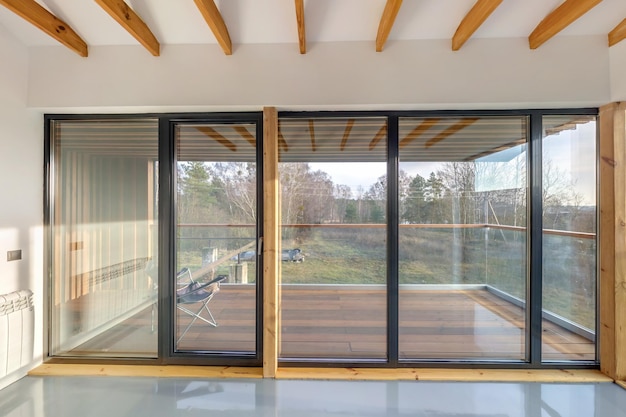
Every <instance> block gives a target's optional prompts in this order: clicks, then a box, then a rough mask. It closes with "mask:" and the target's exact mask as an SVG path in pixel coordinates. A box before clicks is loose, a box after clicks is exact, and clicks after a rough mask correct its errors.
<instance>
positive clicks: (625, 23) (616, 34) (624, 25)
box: [609, 19, 626, 46]
mask: <svg viewBox="0 0 626 417" xmlns="http://www.w3.org/2000/svg"><path fill="white" fill-rule="evenodd" d="M624 39H626V19H624V20H622V22H621V23H620V24H619V25H617V26H615V28H613V30H612V31H611V32H610V33H609V46H613V45H615V44H616V43H618V42H621V41H623V40H624Z"/></svg>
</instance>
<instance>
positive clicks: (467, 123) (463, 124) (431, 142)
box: [424, 117, 480, 148]
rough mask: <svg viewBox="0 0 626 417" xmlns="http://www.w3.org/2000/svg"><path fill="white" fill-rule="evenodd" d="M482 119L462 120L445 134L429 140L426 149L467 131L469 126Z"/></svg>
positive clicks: (425, 145) (468, 118)
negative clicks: (461, 131)
mask: <svg viewBox="0 0 626 417" xmlns="http://www.w3.org/2000/svg"><path fill="white" fill-rule="evenodd" d="M479 119H480V118H479V117H466V118H465V119H461V121H460V122H458V123H455V124H453V125H452V126H450V127H449V128H447V129H446V130H444V131H443V132H441V133H439V134H438V135H437V136H435V137H434V138H432V139H429V140H428V142H426V143H425V144H424V147H425V148H430V147H431V146H433V145H434V144H436V143H438V142H441V141H442V140H444V139H445V138H447V137H449V136H452V135H454V134H455V133H456V132H458V131H460V130H463V129H465V128H466V127H467V126H470V125H473V124H474V123H476V122H477V121H478V120H479Z"/></svg>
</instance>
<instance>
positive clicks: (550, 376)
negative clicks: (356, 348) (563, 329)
mask: <svg viewBox="0 0 626 417" xmlns="http://www.w3.org/2000/svg"><path fill="white" fill-rule="evenodd" d="M28 374H29V375H33V376H96V375H101V376H144V377H163V378H166V377H171V378H173V377H179V378H262V377H263V370H262V368H258V367H254V368H252V367H233V366H185V365H165V366H153V365H97V364H43V365H41V366H39V367H37V368H35V369H33V370H31V371H30V372H29V373H28ZM276 379H322V380H323V379H328V380H380V381H393V380H398V381H459V382H462V381H467V382H472V381H476V382H593V383H596V382H613V379H611V378H610V377H608V376H606V375H604V374H603V373H601V372H600V371H598V370H594V369H541V370H535V369H532V370H528V369H441V368H439V369H431V368H401V369H380V368H295V367H294V368H291V367H286V368H278V371H277V373H276ZM618 383H619V382H618ZM621 384H622V386H624V388H626V385H625V383H623V382H622V383H621Z"/></svg>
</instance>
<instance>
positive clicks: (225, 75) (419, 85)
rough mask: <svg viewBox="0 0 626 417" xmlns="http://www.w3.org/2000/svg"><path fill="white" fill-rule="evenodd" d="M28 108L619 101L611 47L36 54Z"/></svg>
mask: <svg viewBox="0 0 626 417" xmlns="http://www.w3.org/2000/svg"><path fill="white" fill-rule="evenodd" d="M31 52H32V55H31V58H32V60H31V66H30V76H29V86H30V90H29V95H28V105H29V106H31V107H35V108H43V109H47V110H52V111H54V109H72V110H76V109H80V111H81V112H89V111H94V110H95V109H110V110H112V111H115V110H117V111H120V110H122V109H123V108H127V109H129V110H140V109H143V108H146V109H153V110H159V109H161V110H163V109H171V108H175V107H176V108H185V109H194V108H197V109H218V110H234V109H242V108H245V109H258V108H260V107H261V106H263V105H275V106H278V107H279V108H280V109H301V108H318V109H336V108H349V109H362V108H371V109H407V108H412V109H444V108H520V107H521V108H524V107H555V106H567V107H577V106H593V105H602V104H606V103H607V102H609V100H610V85H609V76H608V74H609V49H608V48H607V47H606V39H605V37H603V36H601V37H560V38H554V39H552V40H550V42H548V43H546V44H545V45H543V46H542V47H541V48H539V49H537V50H534V51H533V50H530V49H529V48H528V41H527V40H526V39H525V38H524V39H521V38H520V39H517V38H515V39H472V40H470V42H468V44H467V45H465V46H464V47H463V48H462V49H461V50H460V51H458V52H453V51H451V50H450V44H449V41H448V40H426V41H394V42H389V44H388V45H387V46H386V48H385V50H384V52H382V53H377V52H375V50H374V44H373V42H341V43H318V44H313V45H309V52H308V53H307V54H306V55H300V54H299V53H298V51H297V45H295V44H275V45H264V44H257V45H235V48H234V53H233V55H232V56H225V55H224V54H223V53H222V52H221V50H220V48H219V47H218V46H217V45H165V46H164V47H163V48H162V55H161V56H160V57H153V56H151V55H150V54H149V53H148V52H147V51H145V50H144V49H143V48H142V47H140V46H136V47H135V46H126V47H105V46H101V47H92V48H90V52H89V54H90V56H89V57H88V58H81V57H79V56H77V55H76V54H74V53H72V52H71V51H69V50H66V49H65V48H63V47H40V48H35V49H33V50H32V51H31Z"/></svg>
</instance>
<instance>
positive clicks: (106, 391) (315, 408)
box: [0, 377, 626, 417]
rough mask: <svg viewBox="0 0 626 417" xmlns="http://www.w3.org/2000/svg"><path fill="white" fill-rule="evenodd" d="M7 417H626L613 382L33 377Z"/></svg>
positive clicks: (7, 403)
mask: <svg viewBox="0 0 626 417" xmlns="http://www.w3.org/2000/svg"><path fill="white" fill-rule="evenodd" d="M0 416H4V417H31V416H37V417H52V416H54V417H100V416H102V417H104V416H106V417H118V416H132V417H144V416H146V417H165V416H168V417H171V416H205V417H206V416H237V417H243V416H268V417H269V416H272V417H281V416H284V417H292V416H294V417H295V416H298V417H309V416H420V417H540V416H542V417H566V416H567V417H622V416H626V390H624V389H622V388H620V387H619V386H617V385H615V384H611V383H599V384H542V383H483V382H481V383H478V382H425V381H414V382H410V381H409V382H407V381H391V382H389V381H384V382H383V381H380V382H379V381H301V380H277V381H276V380H258V379H253V380H245V379H238V380H234V379H186V378H144V377H26V378H23V379H21V380H19V381H17V382H16V383H14V384H12V385H10V386H8V387H7V388H5V389H3V390H2V391H0Z"/></svg>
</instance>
